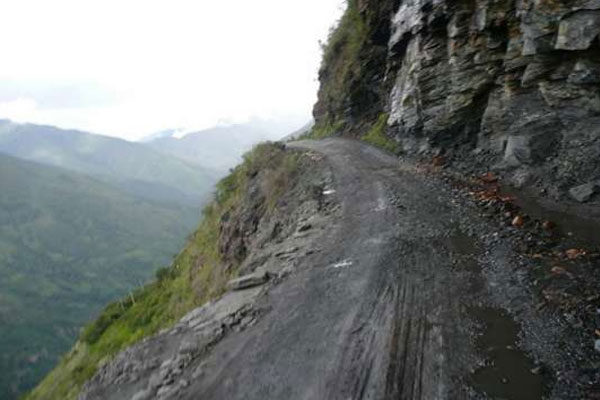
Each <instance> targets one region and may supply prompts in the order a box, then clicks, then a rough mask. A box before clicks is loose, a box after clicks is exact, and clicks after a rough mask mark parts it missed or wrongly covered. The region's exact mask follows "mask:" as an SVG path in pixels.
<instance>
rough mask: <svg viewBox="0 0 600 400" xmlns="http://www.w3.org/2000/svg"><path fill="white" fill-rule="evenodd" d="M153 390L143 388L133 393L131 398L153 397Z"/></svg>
mask: <svg viewBox="0 0 600 400" xmlns="http://www.w3.org/2000/svg"><path fill="white" fill-rule="evenodd" d="M153 394H154V393H153V391H152V390H150V389H143V390H140V391H139V392H137V393H136V394H134V395H133V397H132V398H131V400H149V399H151V398H152V397H153Z"/></svg>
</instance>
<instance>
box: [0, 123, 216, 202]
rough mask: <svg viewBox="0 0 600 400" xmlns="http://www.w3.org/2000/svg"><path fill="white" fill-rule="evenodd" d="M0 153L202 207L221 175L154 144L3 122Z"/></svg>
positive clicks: (148, 196)
mask: <svg viewBox="0 0 600 400" xmlns="http://www.w3.org/2000/svg"><path fill="white" fill-rule="evenodd" d="M0 152H2V153H6V154H9V155H12V156H15V157H18V158H22V159H25V160H30V161H35V162H39V163H42V164H47V165H52V166H57V167H62V168H66V169H69V170H72V171H76V172H79V173H84V174H88V175H92V176H95V177H97V178H99V179H101V180H103V181H106V182H109V183H111V184H116V185H119V186H121V188H123V189H125V190H127V191H130V192H132V193H134V194H136V195H141V196H143V197H146V198H149V199H152V200H161V201H176V202H179V203H183V204H189V205H199V203H200V202H201V201H202V200H206V199H207V193H209V192H210V191H211V188H212V186H213V185H214V184H215V183H216V180H217V178H218V175H219V174H218V173H217V172H216V171H214V170H212V169H210V168H207V167H204V166H201V165H200V164H199V163H196V164H194V165H191V164H189V163H186V162H185V161H183V160H181V159H178V158H174V157H168V156H166V155H165V154H164V153H161V152H158V151H156V150H154V149H152V148H151V147H149V146H146V145H143V144H140V143H133V142H128V141H125V140H122V139H117V138H113V137H108V136H101V135H94V134H90V133H86V132H82V131H76V130H63V129H59V128H55V127H52V126H43V125H34V124H16V123H12V122H10V121H6V120H4V121H0Z"/></svg>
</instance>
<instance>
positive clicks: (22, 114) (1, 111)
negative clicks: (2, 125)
mask: <svg viewBox="0 0 600 400" xmlns="http://www.w3.org/2000/svg"><path fill="white" fill-rule="evenodd" d="M36 109H37V104H36V102H35V100H33V99H26V98H21V97H19V98H17V99H15V100H11V101H6V102H2V103H0V116H2V117H3V118H10V119H12V120H13V121H15V122H27V121H30V120H31V119H32V118H34V117H35V113H36Z"/></svg>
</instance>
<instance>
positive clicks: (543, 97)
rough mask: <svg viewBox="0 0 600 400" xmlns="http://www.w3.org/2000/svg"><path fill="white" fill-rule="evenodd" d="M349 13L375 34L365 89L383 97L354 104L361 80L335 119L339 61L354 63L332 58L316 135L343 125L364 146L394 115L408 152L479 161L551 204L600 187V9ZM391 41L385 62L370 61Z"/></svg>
mask: <svg viewBox="0 0 600 400" xmlns="http://www.w3.org/2000/svg"><path fill="white" fill-rule="evenodd" d="M349 10H354V12H358V13H360V15H361V18H362V21H363V23H364V24H365V25H366V26H367V28H366V29H365V28H362V30H363V31H364V32H366V33H365V35H364V41H363V42H362V46H361V48H360V51H358V54H359V55H358V56H357V59H358V62H359V63H361V65H362V67H361V68H362V70H361V71H362V72H361V74H362V75H363V76H364V77H366V78H367V80H368V82H362V83H361V84H362V85H365V86H369V87H371V88H372V89H371V91H372V92H374V93H377V94H378V96H379V97H378V96H371V97H366V96H362V97H361V96H359V97H358V98H357V97H356V90H355V87H356V86H357V84H356V82H359V81H360V78H356V77H354V78H353V79H346V80H345V81H344V80H341V82H342V83H341V84H339V83H338V85H340V86H342V89H338V93H343V95H342V96H341V97H342V99H341V100H340V99H337V100H336V101H337V102H338V103H339V102H341V103H343V104H345V105H346V107H345V108H342V109H340V107H337V108H336V107H330V105H331V104H332V102H331V101H330V99H328V98H327V96H326V94H327V92H331V90H330V87H331V85H332V83H331V82H332V80H333V77H332V75H331V69H332V65H333V62H332V61H331V60H332V59H334V60H335V62H336V63H338V64H339V63H342V62H343V60H340V59H343V57H347V52H344V51H340V50H339V49H337V51H336V49H333V48H329V49H326V52H327V51H329V53H334V54H335V57H334V56H331V55H329V59H327V58H325V60H324V65H323V68H322V71H321V72H322V73H321V93H320V95H319V102H318V103H317V105H316V106H315V118H316V121H317V124H319V123H322V121H323V120H324V119H326V118H327V119H329V120H343V121H344V122H345V126H344V130H345V132H346V133H352V134H354V135H360V134H362V133H363V132H362V131H361V125H360V124H359V123H357V121H360V122H361V123H365V122H370V121H373V115H374V114H376V113H377V111H378V112H380V113H383V112H387V113H389V120H388V127H389V129H388V134H389V135H390V136H392V137H394V138H395V139H396V140H397V141H398V142H399V143H400V144H401V148H402V149H403V150H404V151H407V152H428V151H440V150H441V151H444V152H446V153H447V154H448V158H451V159H452V158H453V159H454V160H455V161H458V163H462V164H465V161H467V164H468V162H470V161H475V160H478V161H480V162H482V163H483V165H484V166H485V167H487V168H496V169H498V170H501V171H503V173H505V174H506V176H507V177H509V178H511V179H512V182H513V183H515V184H520V185H527V186H528V187H535V186H538V187H539V188H540V189H543V190H547V191H548V194H549V195H550V196H551V197H554V198H560V197H563V196H566V195H567V193H568V190H569V189H570V188H572V187H574V186H577V185H579V184H584V183H588V182H596V180H597V179H600V40H599V34H600V0H563V1H558V0H455V1H450V0H401V1H387V0H384V1H374V0H362V1H350V2H349ZM374 16H376V17H374ZM384 22H385V24H387V25H386V26H384V27H382V24H383V23H384ZM340 29H346V30H347V29H351V28H349V27H348V26H342V25H340V28H338V31H339V30H340ZM338 34H339V33H338ZM384 38H385V42H386V43H387V45H386V56H385V62H381V60H380V59H379V58H375V59H374V61H373V60H372V59H371V58H370V54H373V53H374V52H376V50H374V49H379V50H380V47H381V45H382V42H383V41H384ZM338 47H340V46H339V45H338ZM379 50H378V51H379ZM336 57H337V58H338V59H336ZM351 61H352V60H351ZM352 62H353V61H352ZM364 71H368V72H364ZM338 81H339V79H338ZM365 102H366V103H371V104H372V105H373V106H374V107H376V108H377V109H378V110H373V109H371V108H369V107H368V106H365V105H364V104H361V103H365ZM324 110H327V111H328V112H324ZM349 110H350V111H349ZM361 110H368V112H364V113H362V112H361ZM349 116H350V117H351V118H349ZM480 165H481V163H480ZM593 185H595V183H592V186H593Z"/></svg>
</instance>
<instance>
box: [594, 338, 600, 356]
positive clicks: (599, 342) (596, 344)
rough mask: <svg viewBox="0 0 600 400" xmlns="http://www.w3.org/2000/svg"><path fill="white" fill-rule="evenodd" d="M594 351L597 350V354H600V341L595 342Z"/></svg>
mask: <svg viewBox="0 0 600 400" xmlns="http://www.w3.org/2000/svg"><path fill="white" fill-rule="evenodd" d="M594 349H595V350H596V351H597V352H599V353H600V339H597V340H596V341H595V342H594Z"/></svg>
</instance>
